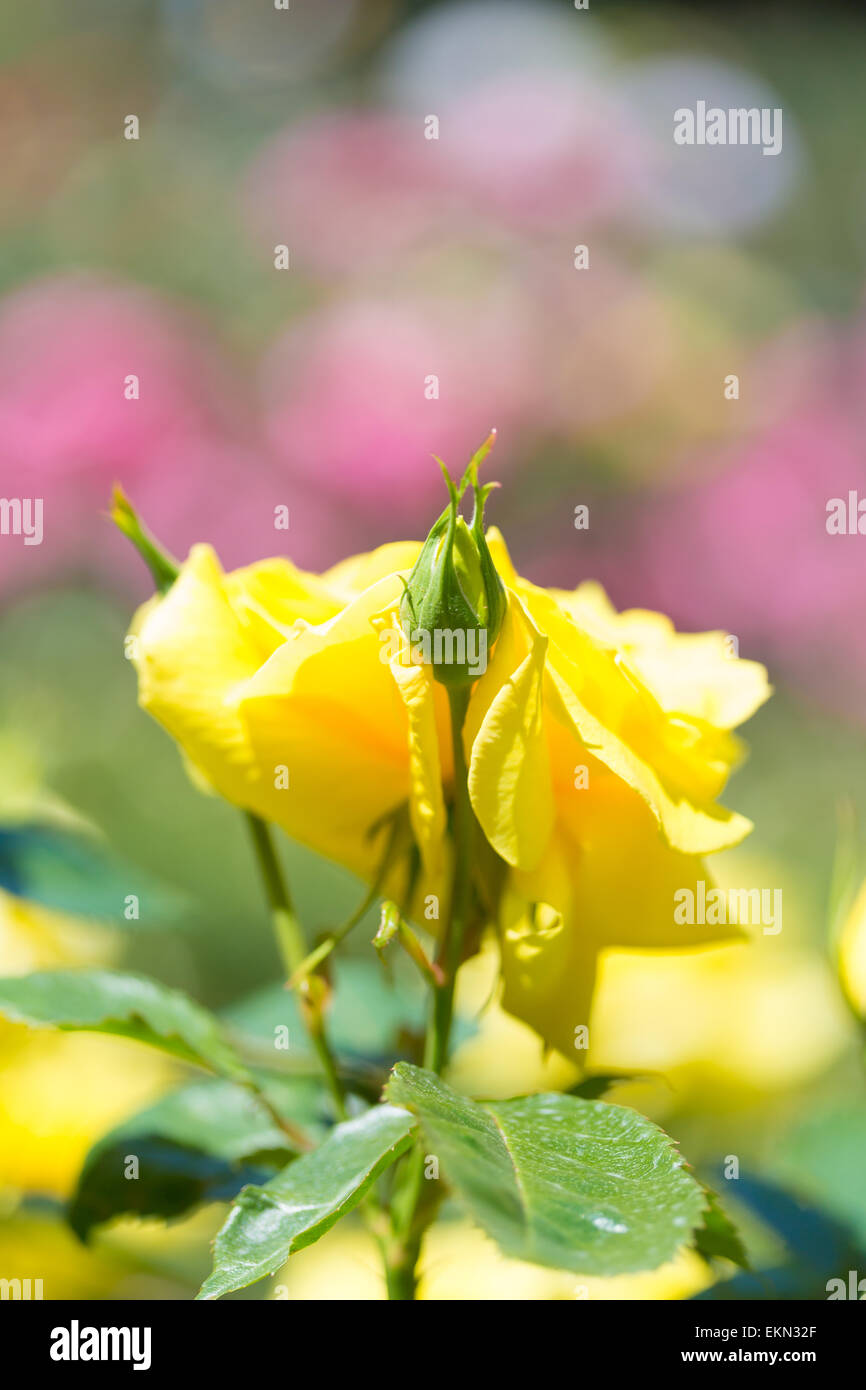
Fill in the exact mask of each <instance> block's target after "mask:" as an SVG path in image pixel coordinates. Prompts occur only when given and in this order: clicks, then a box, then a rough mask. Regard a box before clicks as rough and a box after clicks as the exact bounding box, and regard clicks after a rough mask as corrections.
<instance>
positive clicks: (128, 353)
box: [0, 276, 345, 584]
mask: <svg viewBox="0 0 866 1390" xmlns="http://www.w3.org/2000/svg"><path fill="white" fill-rule="evenodd" d="M133 375H134V376H136V377H138V381H139V399H137V400H136V399H127V397H126V395H125V382H126V378H127V377H129V376H133ZM0 440H2V450H3V469H2V476H3V487H2V491H3V495H4V496H15V497H39V498H42V499H43V516H44V521H43V528H44V535H43V540H42V543H41V545H38V546H37V545H34V546H25V545H24V544H23V540H22V538H21V537H16V536H5V537H2V538H0V576H2V578H3V579H4V580H5V581H6V582H7V583H9V582H12V581H14V582H15V583H23V584H33V583H43V582H45V581H46V580H49V579H50V578H51V577H52V576H53V575H55V574H56V573H57V572H58V571H60V570H63V569H67V570H68V569H70V568H74V569H75V570H77V571H81V572H88V571H89V572H96V573H104V572H106V571H108V572H112V573H114V574H116V573H118V572H120V573H123V574H124V576H126V575H128V576H129V577H130V582H131V583H135V582H136V578H135V576H136V573H137V571H136V566H135V564H134V562H132V561H131V558H130V556H129V554H128V549H127V550H125V549H124V546H123V544H122V543H121V541H120V538H119V537H114V536H113V535H112V528H110V527H109V526H108V525H107V523H106V522H105V521H104V519H103V517H102V515H101V514H102V513H104V511H105V509H106V508H107V505H108V500H109V496H110V492H111V487H112V484H113V483H114V482H120V483H121V484H122V485H123V487H124V488H125V489H126V490H127V492H128V493H129V494H130V496H131V497H132V498H133V501H134V502H135V504H136V506H137V507H138V508H139V510H140V511H141V514H142V516H143V517H144V518H145V519H146V521H147V523H148V524H149V525H150V526H151V527H152V528H153V530H154V531H155V532H156V533H157V534H158V535H159V536H160V538H161V539H162V540H163V542H164V543H165V544H166V545H167V546H168V547H170V548H172V549H174V550H176V551H177V552H178V553H185V551H186V549H187V548H188V546H189V545H190V544H191V543H192V542H193V541H195V540H199V539H203V538H204V539H208V540H211V541H213V542H214V544H215V545H216V546H217V548H218V549H219V551H220V553H221V554H222V555H223V557H224V559H225V561H226V563H227V564H235V563H239V562H242V561H248V560H250V559H252V558H254V557H255V556H259V555H261V554H262V553H264V552H266V551H273V550H286V549H288V548H289V544H290V543H291V544H294V543H295V542H297V545H295V549H296V550H297V551H298V552H299V554H300V558H302V560H304V561H306V562H308V563H320V562H321V561H323V560H327V559H329V558H330V557H331V556H332V554H333V553H334V552H337V553H339V549H340V548H341V547H342V545H343V543H344V541H345V534H344V533H343V532H341V531H340V529H339V524H338V522H335V524H334V526H333V527H332V528H331V530H332V532H333V535H332V536H331V537H330V538H329V537H328V536H327V535H323V534H321V532H322V528H323V526H324V521H325V517H324V514H323V511H322V508H321V505H320V503H319V502H318V500H317V499H316V498H315V497H312V498H309V497H307V496H306V495H305V488H304V485H303V480H302V479H299V478H292V477H290V476H289V475H288V474H287V473H286V470H285V469H284V468H283V469H281V470H278V469H277V468H276V466H275V463H274V460H273V459H272V458H271V457H270V456H269V455H268V452H267V450H266V449H265V448H264V446H263V445H262V444H261V442H260V440H258V439H257V437H256V427H255V422H254V421H253V420H251V418H250V415H249V411H248V408H247V405H246V403H245V402H244V400H243V395H242V393H240V392H238V391H237V390H236V389H235V388H234V386H233V379H232V374H231V373H230V370H229V366H228V364H227V363H226V362H225V361H223V360H222V359H221V357H220V356H219V354H218V353H217V352H216V351H215V350H214V349H213V347H212V345H211V343H210V342H209V341H208V331H207V328H206V326H205V325H204V324H203V323H200V322H199V321H198V320H197V319H196V318H195V317H194V316H192V315H189V314H185V313H182V312H180V311H178V310H177V309H175V308H174V307H172V306H170V305H168V304H167V303H165V302H164V301H163V300H161V299H159V298H158V297H157V296H155V295H153V294H151V293H150V292H148V291H146V290H143V289H140V288H138V287H135V286H129V285H126V284H121V283H118V282H113V281H107V280H105V279H102V278H97V277H95V276H57V277H53V278H50V279H45V280H41V281H38V282H36V283H34V284H31V285H29V286H27V287H26V288H25V289H23V290H21V291H19V292H18V293H17V294H15V295H13V296H11V297H10V298H8V299H6V300H5V301H4V302H3V303H2V305H0ZM277 505H288V506H289V508H290V516H293V517H294V519H295V521H294V524H295V526H296V531H297V534H296V535H295V536H291V541H290V538H289V537H287V536H286V535H285V534H284V533H282V532H277V533H276V534H275V531H274V510H273V509H274V507H275V506H277ZM303 516H306V523H305V524H303V525H300V526H298V525H297V523H298V521H299V520H300V518H302V517H303Z"/></svg>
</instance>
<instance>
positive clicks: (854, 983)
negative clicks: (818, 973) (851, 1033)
mask: <svg viewBox="0 0 866 1390" xmlns="http://www.w3.org/2000/svg"><path fill="white" fill-rule="evenodd" d="M837 951H838V962H839V978H840V980H841V982H842V988H843V990H844V991H845V997H846V998H847V1000H848V1002H849V1003H850V1005H851V1007H852V1009H853V1010H854V1012H855V1013H856V1014H857V1017H858V1018H861V1019H862V1020H863V1021H864V1022H866V879H864V881H863V883H862V884H861V885H860V888H859V890H858V892H857V896H856V897H855V899H854V901H853V903H852V904H851V907H850V909H849V910H848V913H847V916H846V917H845V920H844V922H843V924H842V930H841V932H840V934H839V941H838V947H837Z"/></svg>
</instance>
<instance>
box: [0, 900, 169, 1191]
mask: <svg viewBox="0 0 866 1390" xmlns="http://www.w3.org/2000/svg"><path fill="white" fill-rule="evenodd" d="M113 954H114V947H113V944H112V942H111V939H110V937H109V936H108V934H107V933H106V932H105V931H104V930H102V929H99V928H97V927H94V926H92V925H91V924H90V923H88V922H82V921H79V920H77V919H75V918H70V917H66V916H64V915H63V914H62V913H58V912H50V911H48V910H47V909H45V908H42V907H38V906H36V905H35V904H34V903H30V902H27V901H25V900H24V899H22V898H16V897H12V896H11V895H10V894H8V893H3V892H0V974H3V975H24V974H27V973H28V972H29V971H31V970H44V969H55V968H58V967H62V966H67V965H91V964H96V963H105V962H106V961H107V960H109V959H111V957H112V955H113ZM0 1063H2V1065H0V1188H3V1187H8V1188H12V1189H15V1190H18V1191H21V1192H39V1193H43V1194H48V1195H51V1196H56V1197H65V1196H67V1195H68V1193H69V1192H70V1190H71V1188H72V1186H73V1185H74V1182H75V1179H76V1178H77V1176H78V1171H79V1169H80V1167H81V1163H82V1161H83V1159H84V1156H85V1154H86V1153H87V1150H88V1149H89V1148H90V1146H91V1144H92V1143H93V1142H94V1141H95V1140H96V1139H97V1138H99V1136H100V1135H101V1134H103V1133H104V1132H105V1130H107V1129H109V1128H110V1127H111V1126H112V1125H114V1124H116V1123H117V1122H118V1121H119V1120H120V1119H121V1118H122V1117H123V1116H125V1115H128V1114H130V1113H131V1112H132V1111H134V1110H136V1109H138V1108H139V1107H140V1106H142V1105H144V1104H146V1103H147V1102H148V1101H150V1100H153V1099H155V1097H156V1096H157V1095H158V1094H159V1093H160V1091H162V1090H163V1089H164V1088H165V1087H166V1085H167V1084H168V1083H169V1081H170V1080H171V1079H172V1078H173V1077H174V1076H176V1075H177V1069H176V1067H175V1066H174V1064H173V1063H170V1062H168V1061H166V1060H165V1059H164V1058H162V1057H160V1056H159V1055H158V1054H157V1053H155V1052H152V1051H150V1050H149V1049H148V1048H145V1047H142V1046H141V1045H140V1044H137V1043H132V1042H126V1041H124V1040H122V1039H119V1038H108V1037H98V1036H96V1035H85V1034H75V1035H73V1034H66V1035H64V1034H62V1033H57V1032H54V1031H39V1030H33V1029H29V1028H27V1027H26V1026H25V1025H23V1024H15V1023H6V1022H4V1021H0Z"/></svg>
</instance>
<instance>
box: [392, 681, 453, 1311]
mask: <svg viewBox="0 0 866 1390" xmlns="http://www.w3.org/2000/svg"><path fill="white" fill-rule="evenodd" d="M448 701H449V706H450V712H451V746H452V752H453V758H454V802H453V806H454V814H453V818H452V830H453V836H454V873H453V878H452V883H451V901H450V904H449V910H448V920H447V923H446V925H445V930H444V932H443V934H442V940H441V943H440V946H439V951H438V954H437V956H436V964H437V965H438V966H439V968H440V971H441V974H442V983H441V984H439V985H438V986H437V987H436V988H435V989H434V991H433V1000H432V1007H431V1016H430V1023H429V1026H428V1029H427V1037H426V1040H425V1044H424V1066H425V1067H427V1068H428V1069H429V1070H430V1071H435V1072H441V1071H442V1070H443V1068H444V1067H445V1065H446V1063H447V1061H448V1049H449V1044H450V1040H451V1024H452V1021H453V1017H454V989H455V986H456V983H457V971H458V970H459V968H460V961H461V957H462V953H463V939H464V936H465V934H466V928H467V925H468V921H469V909H470V898H471V887H472V851H473V841H474V831H475V815H474V812H473V810H472V803H471V802H470V800H469V786H468V772H467V767H466V756H465V754H464V751H463V724H464V722H465V719H466V711H467V708H468V706H469V689H468V688H467V687H462V688H459V689H450V688H449V690H448ZM423 1195H424V1153H423V1150H422V1149H421V1148H420V1146H418V1145H416V1147H415V1148H414V1149H413V1150H412V1152H411V1153H410V1154H408V1155H407V1157H406V1161H405V1163H404V1165H403V1175H402V1182H401V1183H400V1185H399V1186H398V1188H397V1190H396V1191H395V1193H394V1197H393V1201H392V1226H393V1231H394V1240H393V1242H392V1244H391V1247H390V1250H389V1252H388V1254H387V1256H386V1276H387V1284H388V1297H389V1298H392V1299H414V1297H415V1293H416V1288H417V1272H416V1266H417V1263H418V1256H419V1254H420V1250H421V1242H422V1240H423V1238H424V1232H425V1231H426V1229H427V1226H428V1225H429V1224H430V1220H431V1219H432V1216H433V1212H434V1211H435V1205H436V1204H435V1202H434V1203H431V1204H430V1206H429V1207H428V1208H427V1210H426V1211H425V1210H424V1204H423V1201H422V1198H423Z"/></svg>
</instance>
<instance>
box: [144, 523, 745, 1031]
mask: <svg viewBox="0 0 866 1390" xmlns="http://www.w3.org/2000/svg"><path fill="white" fill-rule="evenodd" d="M487 541H488V544H489V547H490V553H491V554H492V556H493V560H494V562H495V566H496V569H497V571H498V574H499V576H500V577H501V579H502V581H503V583H504V586H505V591H506V607H505V613H504V618H503V621H502V628H501V632H500V634H499V637H498V640H497V641H496V643H495V646H494V647H493V650H492V652H491V653H490V655H489V660H487V662H486V669H483V674H480V676H479V678H478V679H477V680H476V682H475V684H474V685H473V686H472V690H471V696H470V699H469V704H468V712H467V715H466V721H465V725H464V729H463V741H464V748H465V754H466V760H467V765H468V769H469V794H470V799H471V802H472V806H473V808H474V812H475V816H476V818H477V821H478V823H479V825H480V827H481V830H482V831H483V834H484V837H485V838H486V841H487V843H488V845H489V846H490V847H492V849H493V850H494V851H495V856H494V855H491V854H490V853H489V850H488V851H486V852H484V846H483V842H482V843H481V845H480V846H479V845H476V850H477V851H478V850H480V851H482V852H477V853H476V869H477V873H476V878H477V879H479V880H480V879H482V878H483V880H484V881H483V882H479V884H478V885H477V886H478V888H479V898H480V899H481V900H482V901H483V900H485V898H487V899H488V900H489V906H490V913H491V915H493V916H495V917H496V918H497V925H498V927H499V932H500V939H501V946H502V961H503V965H502V969H503V978H504V1004H505V1007H506V1008H507V1009H508V1010H509V1011H510V1012H512V1013H513V1014H515V1015H517V1016H518V1017H520V1018H522V1019H524V1020H525V1021H527V1022H528V1023H530V1024H531V1026H532V1027H533V1028H535V1029H536V1030H537V1031H538V1032H539V1033H540V1034H541V1035H542V1036H543V1037H544V1038H545V1039H546V1040H547V1041H548V1042H550V1043H551V1044H552V1045H554V1046H556V1047H558V1048H560V1049H561V1050H563V1051H565V1052H567V1053H569V1054H570V1055H571V1056H574V1051H573V1042H574V1030H575V1028H576V1027H578V1026H579V1025H582V1024H585V1023H587V1022H588V1017H589V1008H590V1002H591V996H592V990H593V983H594V977H595V969H596V960H597V957H598V955H599V953H600V952H601V951H603V950H605V949H606V948H608V947H610V946H620V947H624V948H629V947H660V948H666V949H683V948H689V947H696V946H701V945H704V944H707V943H708V942H710V941H712V940H718V939H720V938H723V937H726V936H727V937H730V936H732V935H737V934H738V929H737V928H736V927H732V926H725V927H702V926H686V925H681V924H678V923H677V922H676V921H675V919H674V893H675V892H677V891H678V890H682V889H692V890H694V889H695V886H696V884H697V883H698V881H700V880H705V881H706V880H708V878H709V875H708V874H707V870H706V868H705V866H704V861H703V856H704V855H706V854H709V853H713V852H715V851H716V850H721V849H725V848H727V847H728V846H731V845H734V844H736V843H738V842H739V841H740V840H741V839H742V838H743V837H744V836H745V835H746V834H747V833H748V831H749V830H750V828H751V826H750V823H749V822H748V821H747V820H745V819H744V818H743V817H742V816H740V815H737V814H736V813H735V812H732V811H729V810H726V809H724V808H723V807H721V806H719V805H718V803H717V798H718V796H719V794H720V793H721V791H722V789H723V787H724V785H725V782H726V780H727V777H728V775H729V773H730V771H731V770H732V768H733V767H734V766H735V765H736V763H737V762H738V760H739V758H740V756H741V751H742V750H741V745H740V743H739V741H738V740H737V738H736V737H735V736H734V734H733V733H732V732H731V731H732V729H733V728H734V727H735V726H736V725H738V724H740V723H741V722H742V721H743V720H744V719H746V718H748V716H749V715H750V714H751V713H752V712H753V711H754V710H755V709H756V708H757V707H758V706H759V705H760V704H761V703H762V702H763V701H764V700H765V699H766V698H767V696H768V694H769V686H768V684H767V678H766V672H765V670H764V668H763V667H762V666H760V665H758V664H757V663H755V662H751V661H742V660H739V659H737V658H736V657H735V656H733V655H732V654H731V653H730V652H729V650H728V644H727V641H726V638H725V636H724V634H722V633H705V634H701V635H695V636H684V635H679V634H677V633H676V632H675V631H674V630H673V627H672V625H671V624H670V623H669V621H668V620H667V619H666V618H664V617H662V616H660V615H658V614H653V613H646V612H642V611H631V612H627V613H622V614H618V613H616V612H615V611H614V609H613V608H612V607H611V606H610V604H609V603H608V601H607V599H606V597H605V595H604V594H603V592H602V591H601V589H599V588H598V586H596V585H593V584H582V585H581V586H580V587H579V588H578V589H577V590H575V591H574V592H573V593H562V592H557V591H549V590H544V589H540V588H537V587H536V586H535V585H533V584H530V583H529V582H528V581H526V580H524V579H521V578H520V577H519V576H518V575H517V574H516V573H515V571H514V568H513V566H512V564H511V561H510V559H509V556H508V552H507V550H506V547H505V544H504V542H503V540H502V537H501V536H500V535H499V533H498V532H497V531H496V530H495V529H493V528H491V529H490V530H489V531H488V532H487ZM420 549H421V547H420V546H419V545H417V544H414V543H396V544H392V545H386V546H383V547H381V548H380V549H378V550H375V551H373V552H372V553H371V554H369V555H362V556H357V557H354V558H353V559H350V560H347V561H345V562H343V563H342V564H340V565H337V566H336V567H335V568H334V569H331V570H328V571H327V572H326V573H324V574H322V575H312V574H307V573H304V572H302V571H300V570H298V569H296V568H295V567H294V566H293V565H291V564H290V563H289V562H288V561H287V560H281V559H277V560H267V561H264V562H262V563H261V564H256V565H252V566H250V567H248V568H246V569H242V570H238V571H236V572H234V573H231V574H224V573H223V571H222V570H221V568H220V565H219V563H218V561H217V558H216V556H215V555H214V553H213V551H212V550H211V549H210V548H209V547H208V546H205V545H198V546H196V547H195V548H194V549H193V550H192V552H191V554H190V556H189V559H188V560H187V561H186V563H185V564H184V565H183V566H182V567H181V570H180V574H179V576H178V578H177V579H176V580H175V582H174V583H173V584H172V585H171V587H170V588H169V589H168V591H167V592H166V593H165V594H164V596H162V597H159V598H154V599H153V600H151V601H150V602H149V603H148V604H146V605H145V606H144V608H143V609H141V610H140V612H139V613H138V615H137V616H136V619H135V622H134V626H133V631H134V632H135V634H136V637H137V642H136V643H135V644H134V657H135V661H136V664H137V668H138V672H139V682H140V701H141V704H142V705H143V707H144V708H145V709H147V710H148V711H149V712H150V713H151V714H152V715H153V716H154V717H155V718H156V719H157V720H159V722H160V723H161V724H163V725H164V727H165V728H166V729H167V730H168V731H169V732H170V733H171V734H172V735H173V736H174V738H175V739H176V740H177V742H178V743H179V745H180V746H181V748H182V750H183V752H184V755H185V757H186V758H187V760H188V762H189V764H190V765H191V767H192V769H193V770H194V772H195V774H196V776H197V777H199V778H203V779H204V780H205V781H206V782H207V783H208V784H209V786H210V787H212V788H213V789H214V790H216V791H217V792H218V793H220V794H221V795H222V796H224V797H226V798H227V799H228V800H229V801H232V802H234V803H235V804H236V805H238V806H241V807H243V808H245V809H247V810H249V811H252V812H255V813H256V814H258V815H260V816H262V817H264V818H266V819H268V820H272V821H274V822H276V823H277V824H279V825H281V826H282V827H283V828H284V829H285V830H286V831H287V832H288V834H289V835H290V836H292V837H293V838H294V839H297V840H299V841H300V842H302V843H303V844H306V845H308V846H309V847H310V848H312V849H314V850H317V851H319V852H320V853H322V854H324V855H326V856H327V857H329V858H332V859H335V860H337V861H339V862H340V863H342V864H344V865H346V866H347V867H348V868H350V869H352V870H353V871H354V872H355V873H357V874H358V875H360V876H361V877H362V878H364V879H366V880H368V881H369V880H370V879H371V878H372V877H373V876H374V874H375V873H376V870H377V868H378V866H379V863H380V860H381V857H382V852H383V846H384V844H385V842H386V839H387V828H388V825H389V824H392V825H393V824H395V823H397V824H399V823H400V818H401V816H402V818H403V821H404V823H405V827H406V839H405V841H404V842H403V853H402V855H401V858H400V862H399V863H398V864H397V865H395V866H394V867H393V868H392V871H391V873H390V875H389V878H388V879H387V881H386V882H387V891H388V892H389V893H390V894H391V895H393V896H396V897H397V898H398V899H402V901H403V902H404V903H407V902H408V899H409V891H410V883H411V869H412V863H413V860H414V862H415V863H416V865H417V867H418V868H419V877H418V878H417V881H416V882H415V895H414V897H413V899H412V900H413V901H414V902H415V903H416V904H418V903H419V902H421V901H422V900H423V897H424V896H426V895H427V894H439V895H441V894H442V893H443V892H444V891H446V890H445V887H444V885H445V884H446V883H447V881H448V874H447V868H448V864H449V856H450V844H449V832H448V806H449V800H450V794H451V791H450V789H451V783H452V781H453V767H452V757H451V752H450V735H449V711H448V701H447V697H446V693H445V689H444V688H443V686H442V685H440V684H439V683H438V682H437V681H436V680H434V679H433V676H432V671H431V667H430V666H429V665H425V664H416V663H415V661H414V660H413V654H412V652H411V650H410V649H409V645H408V640H407V637H406V635H405V634H404V631H403V627H402V626H401V622H400V612H399V610H400V602H401V598H402V595H403V593H404V591H405V580H406V578H407V576H408V574H409V572H410V571H411V568H412V566H413V564H414V562H415V560H416V559H417V557H418V554H419V552H420ZM404 813H405V814H404ZM496 856H498V867H499V872H498V873H497V872H493V867H494V866H496V865H497V859H496Z"/></svg>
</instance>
